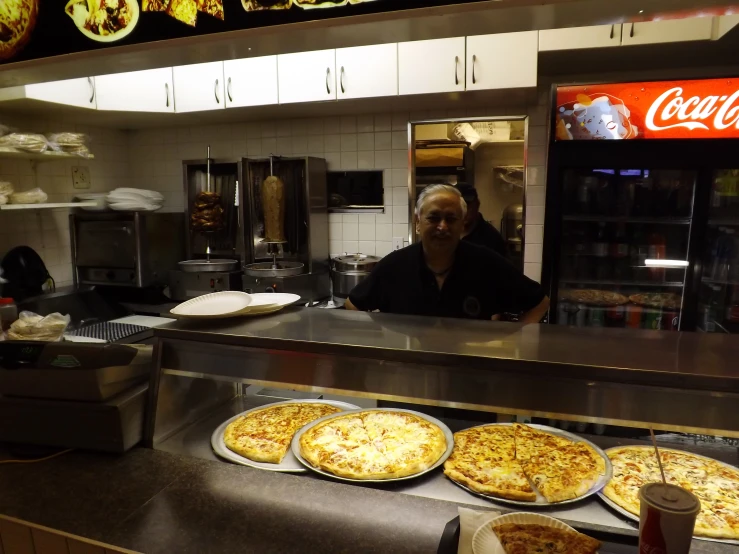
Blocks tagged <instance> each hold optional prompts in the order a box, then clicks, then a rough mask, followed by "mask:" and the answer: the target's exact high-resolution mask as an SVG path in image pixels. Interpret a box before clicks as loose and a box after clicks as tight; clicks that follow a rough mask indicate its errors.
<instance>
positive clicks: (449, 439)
mask: <svg viewBox="0 0 739 554" xmlns="http://www.w3.org/2000/svg"><path fill="white" fill-rule="evenodd" d="M362 412H405V413H409V414H413V415H415V416H417V417H420V418H422V419H425V420H426V421H428V422H430V423H433V424H434V425H436V426H437V427H438V428H439V429H441V431H442V432H443V433H444V438H445V439H446V450H445V451H444V453H443V454H442V455H441V457H440V458H439V459H438V460H436V462H435V463H434V464H433V465H432V466H431V467H429V468H428V469H425V470H423V471H421V472H419V473H415V474H413V475H408V476H406V477H398V478H397V479H349V478H347V477H339V476H338V475H334V474H333V473H329V472H328V471H324V470H322V469H319V468H317V467H313V465H311V463H310V462H308V461H307V460H306V459H305V458H303V457H302V456H301V455H300V437H302V436H303V433H305V432H306V431H308V430H309V429H310V428H311V427H313V426H314V425H318V424H319V423H321V422H323V421H326V420H328V419H332V418H334V417H339V416H340V415H347V414H331V415H327V416H324V417H322V418H321V419H317V420H315V421H314V422H312V423H309V424H308V425H306V426H305V427H303V428H302V429H301V430H300V431H298V432H297V433H295V436H294V437H293V442H292V451H293V454H294V455H295V458H297V460H298V461H299V462H300V463H301V464H303V465H304V466H305V467H307V468H308V469H310V470H312V471H315V472H316V473H320V474H321V475H325V476H326V477H330V478H331V479H337V480H339V481H346V482H347V483H356V484H363V483H391V482H393V481H405V480H407V479H415V478H416V477H420V476H421V475H425V474H426V473H428V472H429V471H433V470H435V469H436V468H437V467H439V466H440V465H441V464H443V463H444V462H445V461H446V459H447V458H448V457H449V456H450V455H451V453H452V450H453V449H454V435H453V434H452V431H451V429H449V427H447V426H446V424H445V423H442V422H441V421H439V420H438V419H436V418H435V417H431V416H430V415H426V414H423V413H421V412H414V411H413V410H402V409H400V408H369V409H366V410H361V409H358V410H356V411H355V412H354V413H357V414H359V413H362Z"/></svg>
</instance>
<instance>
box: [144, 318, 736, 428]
mask: <svg viewBox="0 0 739 554" xmlns="http://www.w3.org/2000/svg"><path fill="white" fill-rule="evenodd" d="M154 333H155V337H157V338H158V339H159V340H160V349H159V357H160V370H161V371H159V372H157V373H156V375H155V377H154V381H153V383H152V386H153V388H152V390H154V391H157V390H158V387H159V385H160V380H161V383H164V384H165V389H166V390H165V395H171V394H174V393H173V391H174V390H179V391H180V393H183V391H186V392H187V394H189V395H190V398H191V399H202V400H203V401H204V402H205V401H206V400H207V402H211V403H212V404H217V403H222V402H225V401H228V400H229V399H230V398H233V396H234V392H235V391H237V390H238V389H235V388H234V386H233V384H234V383H247V384H270V385H278V386H282V387H283V388H293V389H297V390H309V391H319V392H328V393H335V394H345V395H349V396H359V397H370V398H376V399H384V400H398V401H404V402H412V403H418V404H430V405H438V406H448V407H462V408H467V409H473V410H483V411H492V412H498V413H512V414H519V413H527V414H533V415H538V416H543V417H557V418H563V419H571V420H580V421H589V422H600V423H613V424H620V425H629V426H638V427H645V426H648V425H654V426H655V427H656V428H659V429H665V430H677V431H696V432H707V433H710V434H719V435H724V436H734V437H739V410H736V406H737V405H739V364H737V363H736V360H739V341H736V340H735V339H733V337H730V336H727V335H706V334H696V333H674V332H655V331H646V330H644V331H642V330H630V329H579V328H567V327H559V326H549V325H528V326H520V325H516V324H511V323H494V322H480V321H466V320H457V319H434V318H423V317H412V316H397V315H390V314H367V313H358V312H347V311H343V310H317V309H309V308H291V309H288V310H285V311H283V312H281V313H278V314H275V315H272V316H268V317H263V318H251V319H235V320H225V321H217V322H191V321H183V320H180V321H176V322H174V323H171V324H169V325H166V326H164V327H161V328H158V329H156V330H155V331H154ZM732 339H733V340H732ZM178 378H180V379H182V378H184V379H190V380H192V381H193V382H188V384H187V385H183V383H184V381H181V380H180V381H178ZM201 378H206V380H207V381H208V383H209V384H208V385H207V386H206V385H203V384H202V383H199V384H198V383H196V382H195V381H200V380H202V379H201ZM175 382H177V383H178V384H177V385H176V386H174V388H173V387H172V386H170V385H172V384H173V383H175ZM229 384H231V385H229ZM198 387H200V388H201V389H202V388H203V387H206V388H207V391H206V390H205V389H203V390H200V392H198V390H195V389H198ZM168 398H171V397H169V396H168ZM175 405H177V402H167V406H169V407H172V406H175ZM152 408H156V406H152ZM159 408H160V409H159V411H158V412H156V411H154V412H152V413H155V414H156V419H155V420H154V419H152V421H151V422H150V427H149V436H150V439H152V440H153V441H154V442H156V441H157V440H161V439H162V438H165V437H166V436H168V435H170V434H171V433H172V432H174V431H176V429H175V427H176V426H177V423H176V422H177V421H178V420H179V419H181V418H182V416H183V413H182V412H181V411H177V410H174V412H172V411H170V412H167V410H164V409H162V406H159ZM200 408H202V409H203V410H205V411H207V408H208V406H206V405H205V404H204V403H201V404H200V405H199V406H195V405H193V404H192V402H191V405H190V406H189V408H188V412H189V415H188V417H192V413H193V412H197V413H204V412H203V411H199V409H200ZM175 412H176V413H175Z"/></svg>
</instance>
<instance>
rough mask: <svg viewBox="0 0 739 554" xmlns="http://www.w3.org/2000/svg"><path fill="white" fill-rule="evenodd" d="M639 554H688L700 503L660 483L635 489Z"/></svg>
mask: <svg viewBox="0 0 739 554" xmlns="http://www.w3.org/2000/svg"><path fill="white" fill-rule="evenodd" d="M639 505H640V508H639V511H640V517H639V554H688V553H689V552H690V543H691V541H692V539H693V528H694V527H695V518H696V517H697V516H698V512H700V510H701V503H700V500H698V498H697V497H696V496H695V495H694V494H693V493H691V492H688V491H686V490H685V489H683V488H681V487H678V486H677V485H668V484H663V483H647V484H646V485H644V486H643V487H642V488H641V489H639Z"/></svg>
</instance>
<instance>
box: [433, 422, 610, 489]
mask: <svg viewBox="0 0 739 554" xmlns="http://www.w3.org/2000/svg"><path fill="white" fill-rule="evenodd" d="M605 473H606V466H605V461H604V460H603V458H602V457H601V456H600V455H599V454H598V453H597V452H596V451H595V450H593V448H592V447H590V445H588V444H586V443H581V442H573V441H571V440H569V439H567V438H564V437H561V436H558V435H554V434H552V433H547V432H545V431H541V430H539V429H535V428H533V427H529V426H527V425H521V424H518V423H516V424H514V425H486V426H480V427H473V428H471V429H466V430H464V431H460V432H458V433H455V434H454V450H453V451H452V455H451V456H450V457H449V459H448V460H447V461H446V462H445V463H444V474H445V475H446V476H447V477H449V478H450V479H452V480H453V481H456V482H458V483H461V484H463V485H465V486H466V487H468V488H470V489H472V490H473V491H475V492H479V493H482V494H487V495H490V496H496V497H499V498H507V499H510V500H521V501H529V502H534V501H535V500H536V498H537V496H536V491H537V490H538V491H539V493H541V494H542V495H543V496H544V498H546V500H547V501H548V502H561V501H564V500H570V499H574V498H578V497H580V496H582V495H584V494H585V493H587V492H588V491H589V490H590V489H591V488H592V486H593V485H594V484H595V483H596V482H597V481H598V479H600V477H601V476H602V475H605Z"/></svg>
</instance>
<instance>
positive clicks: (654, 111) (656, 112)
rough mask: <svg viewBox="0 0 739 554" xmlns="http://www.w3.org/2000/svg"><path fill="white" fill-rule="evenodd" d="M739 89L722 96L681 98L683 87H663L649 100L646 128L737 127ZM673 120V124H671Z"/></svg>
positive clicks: (738, 120) (738, 122) (718, 128)
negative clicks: (667, 88) (653, 99)
mask: <svg viewBox="0 0 739 554" xmlns="http://www.w3.org/2000/svg"><path fill="white" fill-rule="evenodd" d="M737 99H739V90H737V91H735V92H734V93H733V94H731V95H723V96H706V97H704V98H701V97H700V96H691V97H690V98H687V99H686V98H684V97H683V89H682V87H674V88H671V89H669V90H666V91H665V92H663V93H662V94H660V95H659V97H658V98H657V99H656V100H655V101H654V102H653V103H652V105H651V106H650V107H649V111H647V117H646V121H645V124H646V127H647V129H649V130H651V131H664V130H665V129H676V128H679V127H683V128H685V129H690V130H691V131H693V130H695V129H705V130H708V129H710V127H709V125H707V124H706V122H708V123H710V124H711V126H712V127H713V128H714V129H717V130H723V129H728V128H729V127H732V126H733V127H734V128H736V129H739V105H737ZM673 122H674V123H673Z"/></svg>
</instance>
